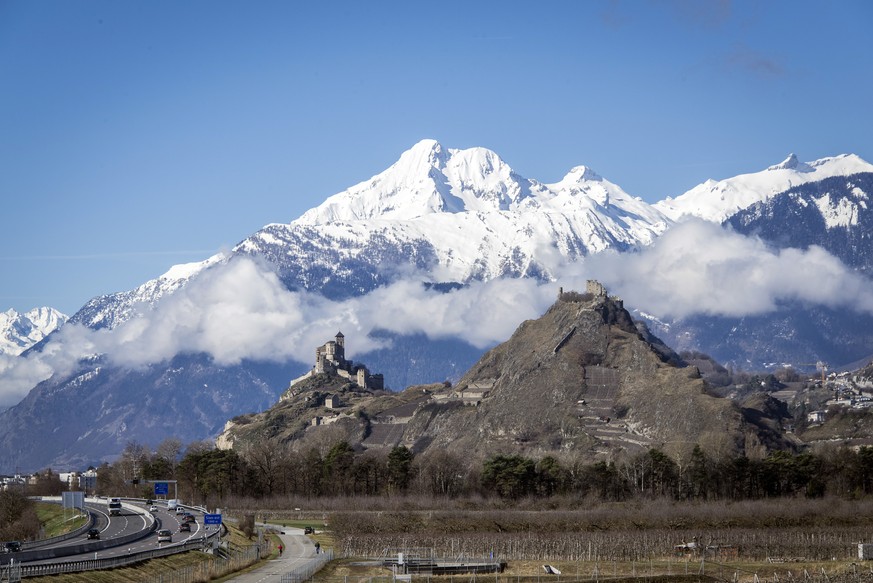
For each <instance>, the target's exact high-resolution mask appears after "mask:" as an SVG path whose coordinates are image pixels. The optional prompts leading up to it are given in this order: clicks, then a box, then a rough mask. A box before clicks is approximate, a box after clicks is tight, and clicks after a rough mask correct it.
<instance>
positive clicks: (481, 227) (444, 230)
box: [234, 140, 672, 297]
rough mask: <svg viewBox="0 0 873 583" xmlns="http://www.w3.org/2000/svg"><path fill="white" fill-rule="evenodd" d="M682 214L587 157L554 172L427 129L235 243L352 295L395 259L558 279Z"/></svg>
mask: <svg viewBox="0 0 873 583" xmlns="http://www.w3.org/2000/svg"><path fill="white" fill-rule="evenodd" d="M671 223H672V221H670V219H668V218H667V217H665V216H664V215H662V214H661V213H660V212H658V211H657V210H655V209H654V208H653V207H652V206H651V205H649V204H647V203H645V202H643V201H642V200H640V199H639V198H635V197H632V196H630V195H628V194H627V193H626V192H624V191H623V190H622V189H621V188H620V187H618V186H617V185H615V184H613V183H612V182H609V181H608V180H606V179H605V178H602V177H601V176H598V175H597V174H596V173H595V172H593V171H592V170H591V169H589V168H586V167H584V166H578V167H576V168H573V169H571V170H570V171H569V172H568V173H567V175H566V176H565V177H564V178H563V179H562V180H561V181H559V182H556V183H554V184H543V183H540V182H537V181H536V180H531V179H526V178H523V177H521V176H519V175H518V174H516V173H515V172H514V171H513V170H512V169H511V168H510V167H509V166H508V165H507V164H506V163H505V162H504V161H503V160H501V159H500V157H499V156H497V154H495V153H494V152H492V151H490V150H486V149H484V148H470V149H467V150H454V149H447V148H444V147H443V146H442V145H441V144H439V143H438V142H435V141H433V140H423V141H421V142H419V143H418V144H416V145H415V146H414V147H413V148H412V149H410V150H408V151H407V152H405V153H404V154H403V155H402V156H401V157H400V160H398V161H397V162H396V163H395V164H394V165H392V166H391V167H390V168H388V169H387V170H385V171H384V172H382V173H380V174H377V175H376V176H374V177H373V178H371V179H370V180H367V181H365V182H362V183H360V184H357V185H355V186H353V187H351V188H349V189H348V190H345V191H343V192H341V193H339V194H336V195H334V196H331V197H330V198H328V199H327V200H326V201H325V202H324V203H323V204H322V205H320V206H318V207H316V208H314V209H311V210H309V211H307V212H306V213H304V214H303V215H302V216H301V217H300V218H299V219H297V220H295V221H293V222H292V223H290V224H287V225H285V224H273V225H268V226H267V227H265V228H264V229H262V230H261V231H259V232H257V233H255V234H254V235H253V236H251V237H249V238H248V239H246V240H245V241H243V242H242V243H240V244H239V245H238V246H237V247H236V248H235V249H234V252H235V253H243V254H250V255H258V256H263V257H268V258H270V260H271V261H274V262H275V263H277V264H278V265H279V266H280V270H281V273H282V277H283V280H284V281H285V282H286V284H288V285H289V287H292V288H302V289H311V290H318V291H320V292H322V293H325V295H328V296H333V297H342V296H343V295H346V293H351V294H360V293H364V292H366V291H369V290H370V289H373V288H374V287H376V286H377V285H380V284H381V283H385V282H386V281H390V279H391V277H392V273H390V272H388V271H387V270H386V269H385V266H386V265H390V266H391V267H392V269H394V270H396V271H397V272H403V271H408V270H409V269H415V270H418V271H421V272H423V273H427V274H428V278H431V279H433V281H437V282H439V281H453V282H462V283H466V282H470V281H474V280H489V279H493V278H497V277H506V276H509V277H535V278H538V279H544V280H548V279H550V278H551V277H553V274H554V273H555V271H556V269H557V268H558V267H559V266H560V265H561V264H563V263H565V262H568V261H575V260H577V259H579V258H581V257H584V256H586V255H589V254H592V253H598V252H601V251H605V250H607V249H612V250H615V251H628V250H631V249H636V248H640V247H642V246H645V245H648V244H650V243H652V242H653V241H654V240H655V239H656V238H657V237H658V236H659V235H661V234H662V233H663V232H664V231H666V230H667V229H668V228H669V226H670V225H671ZM303 258H305V259H303ZM301 259H303V260H301ZM350 268H351V269H350ZM344 290H345V293H344Z"/></svg>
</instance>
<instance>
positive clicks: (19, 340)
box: [0, 308, 67, 356]
mask: <svg viewBox="0 0 873 583" xmlns="http://www.w3.org/2000/svg"><path fill="white" fill-rule="evenodd" d="M66 321H67V316H66V315H65V314H62V313H61V312H59V311H57V310H55V309H54V308H34V309H32V310H30V311H29V312H26V313H24V314H20V313H18V312H16V311H15V310H7V311H5V312H0V355H2V354H7V355H10V356H17V355H19V354H21V353H22V352H24V351H25V350H27V349H28V348H30V347H31V346H33V345H34V344H36V343H37V342H39V341H40V340H42V339H43V338H45V337H46V336H48V335H49V334H51V333H52V332H54V331H55V330H57V329H58V328H60V327H61V326H63V324H64V322H66Z"/></svg>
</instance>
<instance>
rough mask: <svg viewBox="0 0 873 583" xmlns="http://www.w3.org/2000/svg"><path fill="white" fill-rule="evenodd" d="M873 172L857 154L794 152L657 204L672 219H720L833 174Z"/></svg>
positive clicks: (872, 165) (705, 183)
mask: <svg viewBox="0 0 873 583" xmlns="http://www.w3.org/2000/svg"><path fill="white" fill-rule="evenodd" d="M860 172H873V164H870V163H869V162H867V161H865V160H862V159H861V158H860V157H858V156H856V155H854V154H843V155H840V156H834V157H829V158H822V159H820V160H815V161H813V162H807V163H803V162H800V161H799V160H798V159H797V156H795V155H794V154H791V155H790V156H788V158H786V159H785V160H784V161H783V162H782V163H780V164H776V165H775V166H770V167H769V168H767V169H766V170H763V171H761V172H755V173H752V174H740V175H739V176H734V177H732V178H727V179H725V180H718V181H716V180H707V181H706V182H704V183H703V184H698V185H697V186H695V187H694V188H692V189H691V190H689V191H688V192H686V193H685V194H682V195H680V196H678V197H676V198H670V197H667V198H666V199H664V200H662V201H660V202H658V203H655V205H654V206H655V208H657V209H658V210H659V211H661V212H662V213H664V214H665V215H666V216H668V217H670V218H671V219H673V220H680V219H681V218H682V217H683V216H694V217H699V218H702V219H705V220H707V221H713V222H716V223H721V222H723V221H725V220H726V219H727V218H728V217H730V216H732V215H734V214H735V213H737V212H738V211H741V210H743V209H746V208H748V207H750V206H751V205H753V204H755V203H757V202H763V201H766V200H768V199H769V198H771V197H773V196H774V195H777V194H779V193H780V192H785V191H786V190H788V189H790V188H792V187H795V186H799V185H802V184H807V183H810V182H818V181H820V180H824V179H825V178H830V177H832V176H848V175H850V174H857V173H860Z"/></svg>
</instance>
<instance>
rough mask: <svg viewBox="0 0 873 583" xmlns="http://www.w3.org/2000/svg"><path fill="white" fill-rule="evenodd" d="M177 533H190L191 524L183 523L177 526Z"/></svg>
mask: <svg viewBox="0 0 873 583" xmlns="http://www.w3.org/2000/svg"><path fill="white" fill-rule="evenodd" d="M179 532H191V523H190V522H183V523H182V524H180V525H179Z"/></svg>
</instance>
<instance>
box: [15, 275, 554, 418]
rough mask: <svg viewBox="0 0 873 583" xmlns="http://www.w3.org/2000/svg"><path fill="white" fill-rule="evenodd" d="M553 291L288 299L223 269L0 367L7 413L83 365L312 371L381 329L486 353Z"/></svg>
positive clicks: (515, 285) (374, 343) (70, 329)
mask: <svg viewBox="0 0 873 583" xmlns="http://www.w3.org/2000/svg"><path fill="white" fill-rule="evenodd" d="M553 287H554V286H541V285H537V284H536V283H535V282H533V281H529V280H495V281H490V282H486V283H477V284H473V285H471V286H469V287H465V288H462V289H457V290H454V291H451V292H449V293H440V292H437V291H432V290H427V289H425V288H424V286H422V285H421V283H420V282H419V281H411V280H404V281H399V282H397V283H395V284H393V285H390V286H386V287H381V288H378V289H376V290H374V291H373V292H371V293H369V294H367V295H365V296H362V297H359V298H351V299H348V300H344V301H337V302H334V301H330V300H328V299H326V298H324V297H323V296H320V295H318V294H313V293H308V292H289V291H287V290H286V289H285V288H284V286H283V285H282V283H281V282H280V281H279V279H278V277H276V275H275V274H274V273H273V272H272V271H270V270H269V268H268V267H266V266H264V265H261V264H259V263H257V262H255V261H253V260H251V259H248V258H237V259H234V260H232V261H230V262H228V263H227V264H221V265H217V266H215V267H214V268H212V269H209V270H207V271H205V272H203V274H202V275H201V276H200V277H198V278H196V279H194V280H192V281H191V283H190V284H188V285H187V286H185V287H184V288H182V289H180V290H178V291H177V292H175V293H173V294H172V295H169V296H166V297H164V298H163V299H162V300H161V301H160V302H159V303H158V304H157V305H156V306H155V308H154V309H153V310H148V309H147V308H145V307H142V308H141V311H140V312H139V313H138V314H137V315H136V316H134V317H133V318H131V319H130V320H128V321H127V322H125V323H123V324H121V325H119V326H118V327H117V328H115V329H112V330H105V329H104V330H98V331H94V330H90V329H87V328H83V327H81V326H76V325H67V326H65V327H64V328H63V329H62V330H61V331H60V332H59V333H58V334H57V335H56V336H55V337H54V338H53V340H52V342H50V343H48V345H47V346H46V349H45V350H44V351H43V352H42V353H34V354H31V355H29V356H28V357H27V358H17V359H11V358H10V359H7V361H8V362H7V361H0V380H2V383H0V405H3V404H9V405H12V404H14V403H16V402H18V401H19V400H20V399H21V398H22V397H23V396H24V395H25V394H26V392H27V391H28V390H30V389H31V388H32V387H33V386H35V385H36V384H37V383H38V382H40V381H42V380H44V379H46V378H48V376H49V375H50V374H51V372H52V371H55V372H58V373H60V374H63V373H65V372H69V371H71V370H72V369H73V367H74V366H75V364H76V363H77V362H78V361H79V360H80V359H81V358H83V357H85V356H88V355H92V354H104V355H106V357H107V358H108V359H109V361H110V362H112V363H114V364H117V365H121V366H126V367H139V366H145V365H148V364H151V363H155V362H160V361H163V360H166V359H169V358H172V357H173V356H175V355H176V354H178V353H180V352H204V353H208V354H209V355H211V356H212V358H214V359H215V361H216V362H217V363H218V364H221V365H233V364H238V363H239V362H240V361H242V360H243V359H254V360H273V361H284V360H288V359H294V360H297V361H299V362H307V363H308V362H310V361H311V360H312V357H313V350H314V348H315V347H316V346H319V345H321V344H323V343H324V342H325V341H326V340H329V339H330V338H332V337H333V336H334V334H336V332H337V331H338V330H343V331H344V332H345V334H346V335H347V336H349V337H350V340H351V341H352V342H351V346H352V347H353V351H354V353H357V354H361V353H364V352H366V351H368V350H371V349H374V348H378V347H380V346H381V344H379V341H378V340H374V339H371V338H368V337H367V335H368V334H369V333H370V332H371V331H372V330H373V329H376V328H380V329H385V330H389V331H391V332H397V333H400V334H416V333H423V334H426V335H427V336H429V337H432V338H444V337H461V338H464V339H465V340H467V341H468V342H470V343H472V344H473V345H475V346H478V347H482V348H484V347H487V346H489V345H492V344H495V343H497V342H500V341H502V340H505V339H506V338H508V337H509V336H510V335H511V334H512V332H513V331H514V330H515V328H516V327H517V326H518V324H519V323H520V322H521V321H522V320H523V319H526V318H535V317H537V316H539V315H540V314H541V313H542V312H543V311H544V310H545V308H546V307H548V305H549V304H550V303H551V298H552V297H554V290H553V289H552V288H553Z"/></svg>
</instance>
